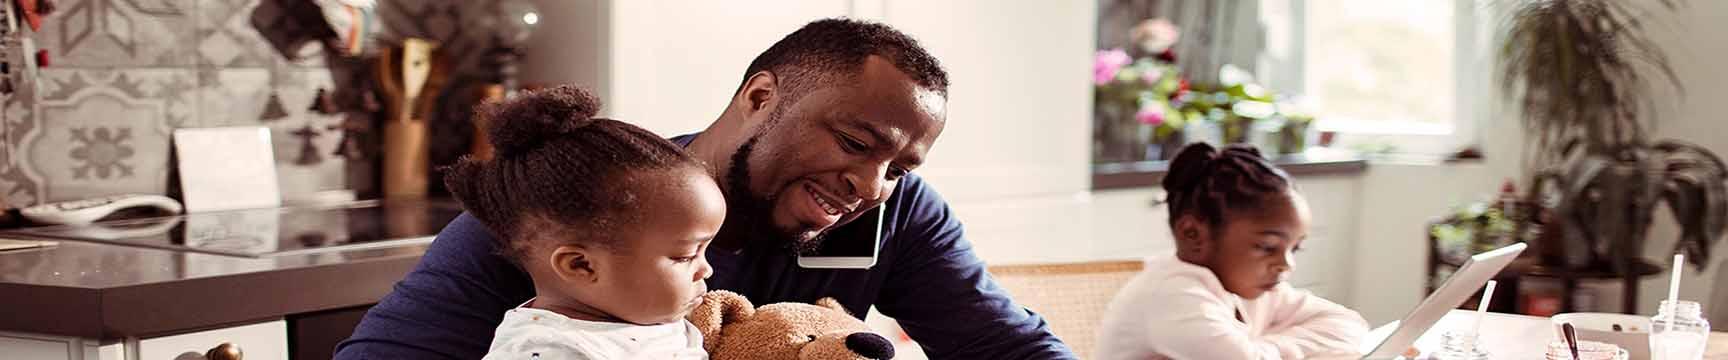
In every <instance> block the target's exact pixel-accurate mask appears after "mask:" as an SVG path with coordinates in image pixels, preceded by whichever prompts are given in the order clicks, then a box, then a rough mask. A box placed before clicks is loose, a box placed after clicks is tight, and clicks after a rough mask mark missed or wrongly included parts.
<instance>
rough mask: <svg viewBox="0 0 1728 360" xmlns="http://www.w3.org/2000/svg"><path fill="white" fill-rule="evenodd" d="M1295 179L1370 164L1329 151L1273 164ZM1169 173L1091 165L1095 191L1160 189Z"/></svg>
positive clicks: (1142, 166)
mask: <svg viewBox="0 0 1728 360" xmlns="http://www.w3.org/2000/svg"><path fill="white" fill-rule="evenodd" d="M1272 163H1273V164H1277V165H1278V167H1279V168H1282V169H1284V171H1285V172H1288V173H1290V175H1292V176H1303V175H1351V174H1360V173H1362V172H1363V171H1364V170H1367V169H1368V160H1367V159H1366V158H1363V157H1361V156H1359V155H1356V154H1354V153H1350V152H1346V151H1337V150H1329V149H1315V150H1309V151H1307V152H1304V153H1301V154H1290V155H1283V156H1279V157H1278V158H1277V159H1273V160H1272ZM1169 170H1170V164H1169V162H1168V161H1137V162H1129V163H1112V164H1094V165H1092V190H1110V189H1127V188H1138V187H1152V186H1158V184H1159V183H1160V181H1162V180H1163V179H1164V173H1165V172H1168V171H1169Z"/></svg>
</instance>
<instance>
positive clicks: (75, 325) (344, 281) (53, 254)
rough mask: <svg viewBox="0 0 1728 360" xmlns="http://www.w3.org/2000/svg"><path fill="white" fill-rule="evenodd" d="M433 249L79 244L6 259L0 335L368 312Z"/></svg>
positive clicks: (90, 334) (106, 335) (77, 333)
mask: <svg viewBox="0 0 1728 360" xmlns="http://www.w3.org/2000/svg"><path fill="white" fill-rule="evenodd" d="M439 227H442V226H439ZM436 230H437V229H436V228H433V229H427V231H431V232H434V233H435V232H436ZM430 241H431V240H430V239H429V238H427V239H425V240H424V241H423V242H418V243H413V244H407V245H400V246H395V247H381V248H371V249H354V250H332V251H329V252H312V253H301V254H292V255H282V256H272V257H238V256H228V255H214V254H205V253H198V252H187V251H178V250H168V249H156V248H144V247H134V246H124V245H114V244H103V243H95V242H82V241H60V242H59V244H58V245H56V246H52V247H46V248H36V249H25V250H14V251H4V252H0V331H10V332H22V333H32V334H48V335H61V336H70V337H80V338H89V339H98V340H104V341H107V340H115V339H121V338H126V337H151V336H157V335H166V334H171V333H179V332H186V331H192V330H199V329H207V328H215V327H223V326H230V325H237V324H243V323H247V322H254V321H260V320H268V319H273V318H281V317H284V316H286V315H291V314H299V313H308V312H315V311H320V310H329V309H337V308H345V307H352V306H361V305H367V304H372V303H376V302H377V301H378V300H379V299H380V298H383V297H384V295H385V294H388V293H389V292H390V290H391V288H392V286H393V285H394V284H395V283H396V281H398V280H400V279H401V278H402V277H403V275H405V274H407V273H408V271H409V270H411V269H412V268H413V266H414V265H415V264H416V263H417V262H419V259H420V256H421V254H423V253H424V252H425V251H426V247H427V245H426V244H427V243H429V242H430Z"/></svg>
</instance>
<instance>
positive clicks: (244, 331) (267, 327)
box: [136, 320, 288, 360]
mask: <svg viewBox="0 0 1728 360" xmlns="http://www.w3.org/2000/svg"><path fill="white" fill-rule="evenodd" d="M222 343H230V344H234V345H235V346H237V347H239V348H240V351H241V352H242V353H243V354H245V359H246V360H287V359H288V322H286V321H282V320H276V321H269V322H263V323H257V324H251V325H242V326H235V327H228V328H221V329H215V330H207V331H199V332H194V333H186V334H179V335H170V336H163V337H155V338H149V339H143V340H138V346H137V347H136V352H137V353H138V358H137V359H136V360H179V359H183V358H181V357H180V356H181V355H184V354H187V353H191V354H195V355H197V356H199V357H193V358H194V359H201V358H202V356H203V354H204V352H206V351H209V350H210V349H211V348H214V347H216V346H217V345H221V344H222Z"/></svg>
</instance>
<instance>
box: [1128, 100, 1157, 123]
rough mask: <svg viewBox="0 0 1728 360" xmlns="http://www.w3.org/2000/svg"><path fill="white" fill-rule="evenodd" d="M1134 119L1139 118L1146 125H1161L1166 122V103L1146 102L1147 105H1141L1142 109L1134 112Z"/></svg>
mask: <svg viewBox="0 0 1728 360" xmlns="http://www.w3.org/2000/svg"><path fill="white" fill-rule="evenodd" d="M1134 120H1139V121H1140V123H1141V124H1146V125H1152V126H1158V125H1161V124H1163V123H1164V105H1163V104H1159V103H1150V104H1146V106H1141V107H1140V111H1136V112H1134Z"/></svg>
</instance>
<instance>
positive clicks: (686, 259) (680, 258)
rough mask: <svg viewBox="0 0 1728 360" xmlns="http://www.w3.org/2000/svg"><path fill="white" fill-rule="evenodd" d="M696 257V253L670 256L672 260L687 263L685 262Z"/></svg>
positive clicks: (694, 259)
mask: <svg viewBox="0 0 1728 360" xmlns="http://www.w3.org/2000/svg"><path fill="white" fill-rule="evenodd" d="M696 257H697V256H696V255H690V256H681V257H675V258H672V261H677V262H679V263H687V262H691V261H696Z"/></svg>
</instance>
